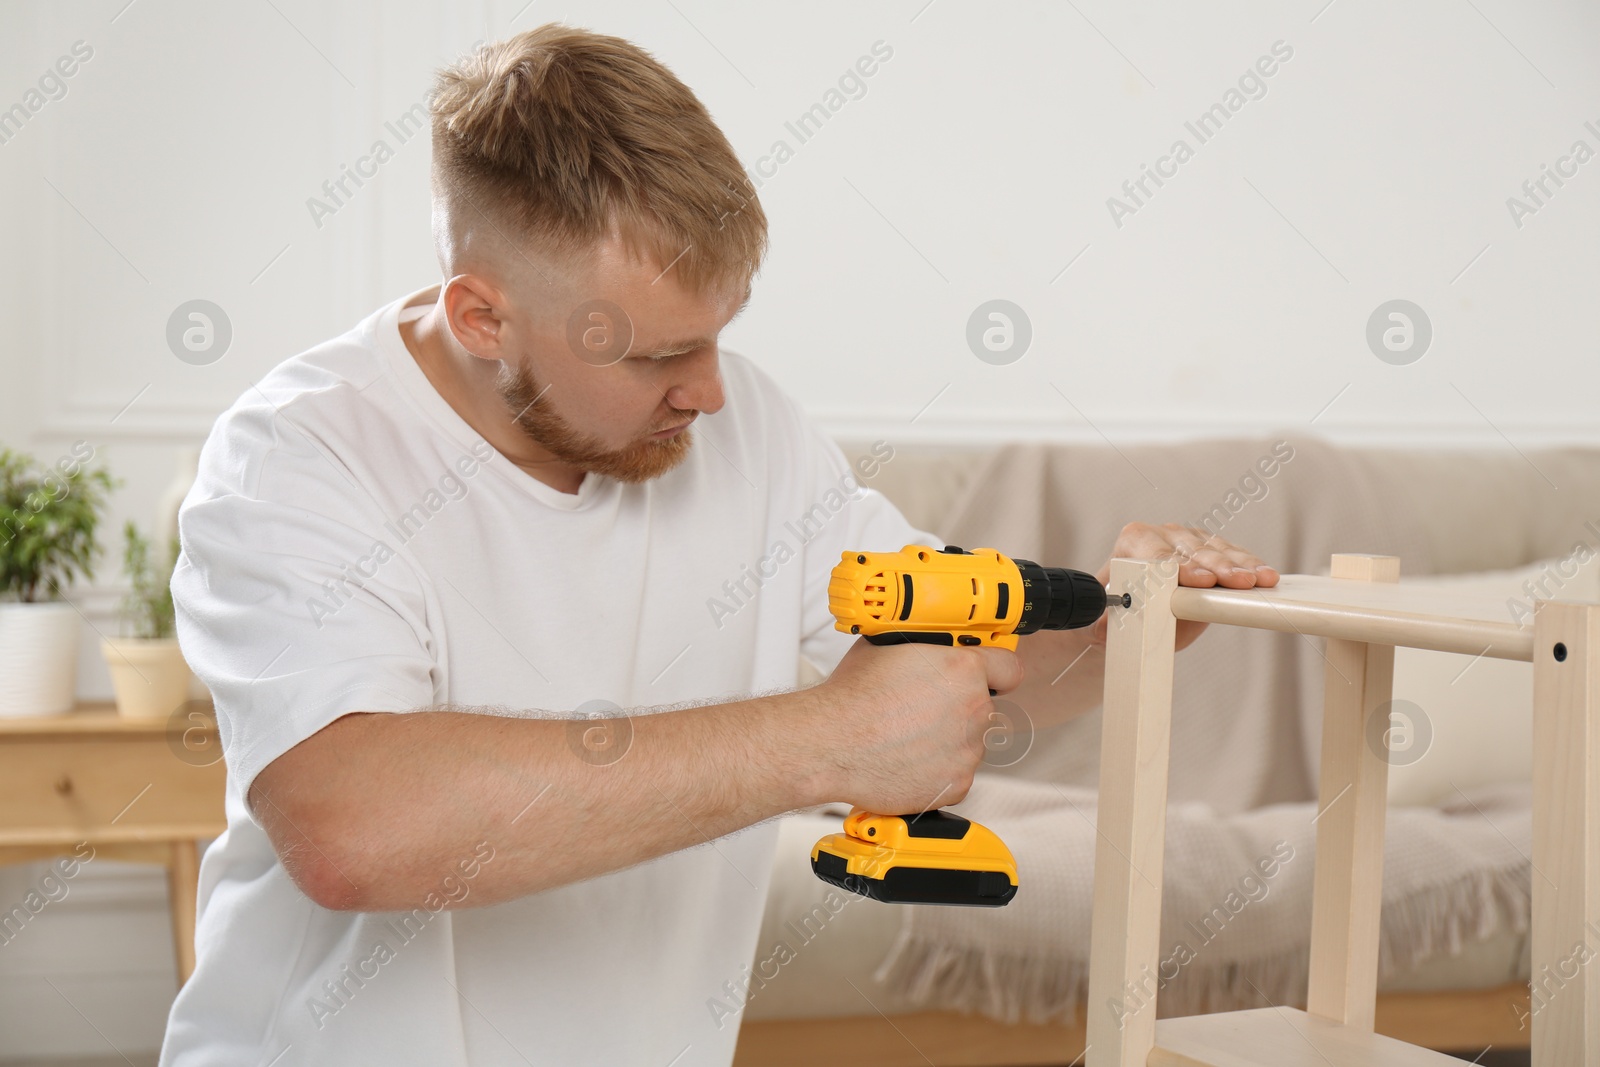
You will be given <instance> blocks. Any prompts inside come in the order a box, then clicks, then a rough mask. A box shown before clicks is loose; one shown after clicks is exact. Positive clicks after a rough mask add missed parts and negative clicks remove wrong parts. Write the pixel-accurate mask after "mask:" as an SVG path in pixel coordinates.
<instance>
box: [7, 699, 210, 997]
mask: <svg viewBox="0 0 1600 1067" xmlns="http://www.w3.org/2000/svg"><path fill="white" fill-rule="evenodd" d="M225 774H226V772H225V769H224V766H223V762H222V746H221V743H220V741H219V739H218V737H217V728H216V722H215V720H214V719H213V718H212V716H211V709H210V705H209V703H207V702H204V701H193V702H191V703H189V704H186V705H184V706H183V707H182V708H180V709H179V710H178V711H177V712H176V713H174V714H173V715H172V716H171V717H170V718H165V719H152V720H140V719H126V718H123V717H122V716H120V715H118V714H117V711H116V708H115V707H113V706H112V705H110V704H89V705H83V706H81V707H79V708H77V709H75V710H73V711H71V712H69V713H67V714H65V715H53V716H48V717H43V718H26V719H7V718H0V863H18V862H23V861H27V860H37V859H47V858H50V857H54V856H60V855H64V854H72V852H73V850H74V849H76V848H78V847H79V846H81V845H82V844H83V843H85V842H87V843H88V845H89V846H90V847H92V848H93V849H94V858H95V859H114V860H123V861H129V862H136V863H156V864H160V865H161V866H163V867H165V868H166V869H167V883H168V888H169V891H170V894H171V901H172V937H173V943H174V949H175V951H176V954H177V965H178V966H177V969H178V984H179V985H182V984H183V983H184V982H185V981H187V980H188V978H189V975H190V974H192V973H193V972H194V923H195V898H196V894H197V891H198V888H199V885H198V883H199V869H200V851H199V842H200V841H201V840H202V839H205V838H212V837H216V836H217V835H218V834H220V833H222V831H223V830H224V829H226V828H227V819H226V817H225V816H224V814H223V784H224V780H225Z"/></svg>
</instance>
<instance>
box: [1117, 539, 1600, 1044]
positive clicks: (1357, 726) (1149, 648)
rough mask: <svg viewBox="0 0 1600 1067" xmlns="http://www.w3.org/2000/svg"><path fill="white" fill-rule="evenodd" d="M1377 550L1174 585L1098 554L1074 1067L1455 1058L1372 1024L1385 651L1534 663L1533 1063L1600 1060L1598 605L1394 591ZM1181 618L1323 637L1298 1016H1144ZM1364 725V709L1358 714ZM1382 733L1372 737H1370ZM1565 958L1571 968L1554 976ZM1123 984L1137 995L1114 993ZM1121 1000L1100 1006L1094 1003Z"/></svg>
mask: <svg viewBox="0 0 1600 1067" xmlns="http://www.w3.org/2000/svg"><path fill="white" fill-rule="evenodd" d="M1399 573H1400V564H1399V560H1398V559H1397V558H1395V557H1393V556H1364V555H1336V556H1334V557H1333V567H1332V574H1331V576H1330V577H1328V578H1320V577H1314V576H1309V575H1285V576H1283V577H1282V578H1281V579H1280V582H1279V584H1278V586H1277V587H1275V588H1273V589H1265V590H1255V589H1252V590H1229V589H1220V588H1212V589H1199V588H1180V587H1179V586H1178V585H1177V573H1176V566H1175V565H1174V563H1173V562H1171V561H1154V562H1150V561H1138V560H1128V559H1118V560H1113V561H1112V565H1111V583H1110V591H1111V593H1112V595H1113V596H1116V595H1119V594H1122V593H1126V594H1128V595H1129V596H1130V597H1131V599H1132V604H1131V606H1130V607H1126V608H1121V607H1114V608H1112V609H1111V611H1112V613H1113V614H1112V621H1111V624H1110V632H1109V635H1108V639H1107V643H1106V699H1105V725H1104V732H1103V734H1102V747H1101V761H1100V803H1099V822H1098V826H1099V836H1098V839H1097V841H1096V849H1095V891H1094V922H1093V926H1092V931H1091V943H1090V950H1089V955H1090V964H1089V997H1088V999H1089V1005H1090V1007H1089V1013H1088V1017H1087V1033H1086V1037H1087V1042H1088V1047H1087V1050H1086V1057H1085V1060H1086V1063H1087V1065H1088V1067H1135V1065H1139V1067H1144V1065H1147V1064H1148V1065H1150V1067H1224V1065H1226V1067H1254V1065H1261V1067H1268V1065H1270V1067H1346V1065H1354V1064H1363V1065H1379V1067H1425V1065H1435V1064H1436V1065H1438V1067H1445V1065H1447V1064H1457V1063H1458V1062H1459V1061H1457V1060H1454V1059H1451V1058H1450V1057H1447V1056H1444V1055H1442V1054H1440V1053H1436V1052H1430V1051H1428V1050H1426V1049H1424V1048H1420V1047H1418V1046H1416V1045H1409V1044H1406V1043H1404V1042H1401V1041H1397V1040H1394V1039H1392V1038H1388V1037H1383V1036H1380V1035H1378V1034H1376V1033H1374V1012H1375V1005H1376V1002H1377V979H1378V936H1379V918H1380V909H1381V904H1382V888H1383V885H1382V881H1383V832H1384V815H1385V809H1386V801H1387V796H1386V793H1387V776H1388V754H1387V751H1386V750H1385V749H1384V748H1383V747H1382V745H1380V744H1373V743H1371V742H1369V738H1371V737H1374V736H1376V737H1378V738H1383V739H1386V738H1387V730H1388V726H1389V721H1390V720H1389V716H1390V706H1389V705H1390V701H1391V688H1392V680H1393V669H1394V649H1395V646H1397V645H1398V646H1405V647H1410V648H1426V649H1435V650H1438V651H1442V652H1454V653H1459V654H1462V655H1466V656H1493V657H1497V658H1501V659H1515V660H1531V661H1532V662H1533V664H1534V672H1533V690H1534V692H1533V699H1534V715H1533V719H1534V722H1533V734H1534V738H1533V742H1534V775H1533V779H1534V810H1533V838H1534V841H1533V856H1532V865H1533V870H1534V875H1533V973H1534V975H1535V977H1536V979H1537V980H1539V981H1540V982H1541V983H1546V982H1547V981H1549V979H1548V977H1547V976H1550V975H1555V976H1557V977H1556V979H1555V981H1558V982H1559V986H1556V985H1554V984H1551V985H1550V986H1549V987H1548V988H1546V987H1545V985H1543V984H1541V989H1543V990H1544V993H1543V995H1542V996H1541V998H1540V1001H1539V1003H1538V1010H1537V1011H1535V1012H1534V1013H1533V1027H1532V1049H1533V1062H1534V1064H1535V1067H1557V1065H1562V1067H1566V1065H1570V1064H1577V1063H1600V975H1597V974H1595V973H1593V972H1592V971H1591V970H1590V969H1589V968H1587V967H1585V966H1573V965H1572V964H1573V960H1574V957H1575V953H1577V952H1578V949H1579V946H1587V947H1588V952H1587V953H1586V954H1584V956H1583V960H1584V962H1585V963H1586V962H1587V961H1588V958H1589V956H1590V955H1594V954H1597V953H1596V946H1600V925H1597V920H1600V840H1597V832H1600V775H1597V773H1596V771H1597V769H1600V761H1597V760H1596V758H1595V757H1596V755H1597V751H1596V750H1597V748H1600V604H1576V603H1568V602H1563V601H1537V602H1536V603H1535V613H1534V617H1533V620H1532V624H1531V625H1527V624H1526V623H1524V624H1522V625H1519V624H1518V623H1517V622H1515V621H1513V620H1512V619H1511V617H1510V615H1509V613H1508V612H1507V610H1506V607H1505V605H1504V604H1503V603H1500V602H1499V601H1495V600H1479V599H1476V598H1470V599H1469V598H1461V597H1456V596H1450V595H1447V594H1444V593H1441V592H1437V591H1429V590H1422V589H1411V588H1406V587H1403V586H1400V585H1398V584H1397V583H1398V581H1399ZM1179 619H1192V620H1196V621H1202V622H1210V623H1220V624H1225V625H1231V626H1247V627H1253V628H1258V629H1267V630H1277V631H1282V632H1291V633H1298V634H1301V635H1303V636H1305V637H1307V638H1310V637H1314V636H1320V637H1324V638H1326V639H1327V648H1326V652H1325V655H1324V659H1325V660H1326V663H1327V667H1326V670H1325V672H1324V673H1325V682H1324V707H1323V731H1322V753H1321V782H1320V797H1319V803H1318V814H1317V817H1316V818H1317V847H1316V861H1315V862H1316V868H1315V875H1314V883H1313V898H1312V917H1311V962H1310V982H1309V989H1308V995H1307V1006H1306V1010H1304V1011H1300V1010H1298V1009H1295V1008H1288V1007H1281V1006H1265V1007H1262V1008H1257V1009H1251V1010H1246V1011H1236V1012H1223V1013H1218V1014H1212V1015H1196V1016H1190V1017H1187V1018H1174V1019H1162V1020H1160V1021H1157V1020H1156V1012H1155V1003H1156V989H1155V982H1154V976H1156V974H1157V972H1158V967H1159V963H1160V960H1159V955H1160V947H1161V942H1160V927H1161V862H1162V849H1163V845H1164V842H1165V829H1166V827H1165V822H1166V803H1167V761H1168V754H1169V748H1170V729H1171V712H1172V665H1173V655H1174V652H1173V640H1174V634H1175V630H1176V625H1177V621H1178V620H1179ZM1375 719H1376V720H1377V722H1374V720H1375ZM1385 743H1386V742H1385ZM1569 972H1571V973H1570V975H1569ZM1128 991H1138V993H1139V1002H1140V1007H1139V1008H1138V1009H1137V1010H1134V1011H1131V1012H1130V1011H1127V1010H1126V1007H1127V1003H1126V1002H1125V1001H1124V998H1125V997H1127V996H1128ZM1114 1003H1116V1004H1121V1005H1122V1007H1121V1008H1120V1009H1119V1010H1118V1011H1116V1012H1113V1011H1110V1010H1107V1008H1108V1006H1109V1005H1112V1004H1114Z"/></svg>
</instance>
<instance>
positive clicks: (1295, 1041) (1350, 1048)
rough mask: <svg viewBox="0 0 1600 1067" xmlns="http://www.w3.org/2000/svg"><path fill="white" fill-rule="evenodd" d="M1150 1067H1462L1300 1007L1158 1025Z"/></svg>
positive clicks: (1164, 1021) (1198, 1017)
mask: <svg viewBox="0 0 1600 1067" xmlns="http://www.w3.org/2000/svg"><path fill="white" fill-rule="evenodd" d="M1148 1063H1149V1067H1357V1065H1359V1067H1461V1061H1460V1060H1458V1059H1456V1058H1455V1057H1453V1056H1446V1055H1445V1054H1444V1053H1442V1052H1433V1051H1431V1050H1429V1049H1425V1048H1420V1047H1418V1046H1416V1045H1408V1044H1406V1043H1405V1042H1403V1041H1396V1040H1395V1039H1394V1038H1392V1037H1384V1036H1382V1035H1381V1034H1371V1033H1364V1032H1362V1031H1359V1030H1351V1029H1347V1028H1346V1027H1343V1026H1341V1025H1339V1024H1338V1023H1334V1022H1329V1021H1328V1020H1326V1019H1319V1018H1317V1017H1316V1016H1314V1015H1307V1014H1306V1013H1305V1012H1303V1011H1300V1010H1298V1009H1296V1008H1256V1009H1253V1010H1251V1011H1230V1012H1222V1013H1220V1014H1216V1015H1190V1016H1187V1017H1185V1018H1182V1019H1161V1020H1159V1021H1158V1022H1157V1023H1156V1047H1155V1048H1154V1049H1153V1050H1152V1051H1151V1053H1150V1058H1149V1060H1148Z"/></svg>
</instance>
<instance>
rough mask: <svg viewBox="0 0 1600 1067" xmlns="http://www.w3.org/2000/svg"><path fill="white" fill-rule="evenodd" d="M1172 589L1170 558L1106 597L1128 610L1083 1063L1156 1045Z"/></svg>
mask: <svg viewBox="0 0 1600 1067" xmlns="http://www.w3.org/2000/svg"><path fill="white" fill-rule="evenodd" d="M1177 584H1178V575H1177V568H1176V567H1175V566H1173V565H1172V564H1171V563H1170V562H1162V561H1157V562H1145V561H1138V560H1128V559H1116V560H1112V561H1111V586H1110V588H1111V594H1112V595H1113V596H1117V595H1120V594H1122V593H1124V592H1126V593H1128V594H1130V595H1131V596H1132V597H1133V604H1132V606H1131V607H1127V608H1124V607H1120V606H1113V607H1110V608H1108V609H1107V610H1108V611H1109V612H1110V613H1111V618H1110V622H1109V630H1108V633H1107V638H1106V669H1105V678H1106V689H1105V710H1104V717H1105V721H1104V724H1103V725H1102V727H1101V747H1100V800H1099V816H1098V829H1099V833H1098V835H1097V838H1096V841H1095V853H1094V922H1093V925H1092V927H1091V931H1090V935H1089V1007H1088V1019H1087V1024H1088V1025H1087V1038H1088V1048H1087V1050H1086V1057H1085V1059H1086V1063H1087V1065H1088V1067H1136V1065H1137V1067H1144V1064H1145V1062H1146V1060H1147V1059H1148V1058H1149V1055H1150V1050H1151V1048H1152V1047H1153V1046H1154V1044H1155V1024H1156V985H1157V982H1158V970H1159V967H1160V962H1161V961H1160V954H1161V859H1162V846H1163V844H1164V842H1165V838H1166V825H1167V819H1166V817H1167V762H1168V757H1169V754H1170V751H1171V744H1170V740H1171V729H1172V658H1173V655H1174V650H1173V637H1174V633H1175V631H1176V625H1177V620H1176V619H1174V618H1173V615H1172V590H1173V589H1174V588H1176V587H1177Z"/></svg>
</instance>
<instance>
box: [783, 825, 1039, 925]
mask: <svg viewBox="0 0 1600 1067" xmlns="http://www.w3.org/2000/svg"><path fill="white" fill-rule="evenodd" d="M811 870H812V871H813V872H814V873H815V874H816V876H817V877H818V878H821V879H822V880H823V881H824V882H830V883H832V884H833V885H836V886H838V887H839V888H841V889H845V890H848V891H849V892H851V893H857V894H860V895H861V896H864V897H871V898H872V899H873V900H881V901H883V902H884V903H887V904H953V905H961V906H967V907H980V908H984V907H987V908H998V907H1001V906H1003V905H1005V904H1008V903H1010V902H1011V898H1012V897H1014V896H1016V895H1017V865H1016V861H1015V860H1014V859H1013V858H1012V856H1011V850H1010V849H1008V848H1006V846H1005V842H1003V841H1001V840H1000V838H998V837H996V836H995V834H994V833H993V832H992V831H990V830H988V829H987V828H985V827H983V826H979V825H978V824H977V823H975V822H972V821H971V820H970V819H963V818H962V817H961V816H959V815H954V814H952V813H950V812H948V811H937V810H935V811H925V812H921V813H918V814H914V815H876V814H873V813H872V812H869V811H865V810H863V809H861V808H856V809H854V810H852V811H851V812H850V816H849V817H848V818H847V819H845V822H844V832H843V833H838V834H830V835H829V836H827V837H824V838H823V839H822V840H821V841H818V842H817V843H816V845H815V846H814V847H813V848H812V849H811Z"/></svg>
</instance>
